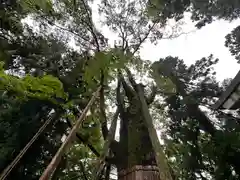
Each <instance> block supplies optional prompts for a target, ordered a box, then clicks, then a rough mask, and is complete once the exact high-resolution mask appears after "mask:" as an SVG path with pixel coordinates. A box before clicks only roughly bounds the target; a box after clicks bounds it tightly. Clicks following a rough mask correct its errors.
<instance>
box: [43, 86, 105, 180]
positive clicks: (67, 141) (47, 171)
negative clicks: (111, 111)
mask: <svg viewBox="0 0 240 180" xmlns="http://www.w3.org/2000/svg"><path fill="white" fill-rule="evenodd" d="M100 89H101V86H99V87H98V89H97V91H96V92H95V93H94V94H93V96H92V98H91V99H90V101H89V102H88V104H87V106H86V107H85V109H84V110H83V112H82V114H81V116H80V117H79V119H78V120H77V122H76V124H75V125H74V126H73V128H72V130H71V131H70V133H69V135H68V136H67V138H66V139H65V141H64V142H63V143H62V145H61V147H60V148H59V149H58V151H57V153H56V154H55V156H54V157H53V159H52V161H51V162H50V164H49V165H48V166H47V168H46V169H45V171H44V172H43V174H42V176H41V177H40V179H39V180H49V179H50V177H51V176H52V174H53V172H54V171H55V169H56V167H57V166H58V164H59V162H60V160H61V158H62V156H63V154H64V152H65V150H66V149H67V148H68V145H70V143H71V142H72V141H73V139H74V137H75V136H76V132H77V130H78V129H79V127H80V126H81V124H82V122H83V121H84V120H85V117H86V114H87V112H88V110H89V108H90V107H91V105H92V104H93V102H94V101H95V99H96V98H97V96H98V95H99V91H100Z"/></svg>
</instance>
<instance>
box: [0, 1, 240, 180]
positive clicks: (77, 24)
mask: <svg viewBox="0 0 240 180" xmlns="http://www.w3.org/2000/svg"><path fill="white" fill-rule="evenodd" d="M96 5H97V7H98V9H97V10H98V12H94V8H92V7H94V6H96ZM239 7H240V4H239V2H238V1H237V0H231V1H229V0H228V1H227V0H216V1H209V0H205V1H203V0H201V1H200V0H195V1H189V0H184V1H182V0H174V1H172V0H161V1H160V0H136V1H132V0H130V1H129V0H128V1H127V0H101V1H94V0H61V1H60V0H55V1H52V0H19V1H17V0H11V1H9V0H3V1H2V3H1V4H0V23H1V24H0V134H1V135H2V136H0V172H2V171H3V170H4V169H5V168H6V167H7V166H8V165H9V164H10V163H11V161H12V160H13V159H14V158H15V157H16V156H17V155H18V153H19V152H20V151H21V149H23V148H24V147H25V145H26V144H27V143H28V142H29V141H30V139H31V138H32V137H33V136H34V134H35V133H36V132H37V131H38V129H39V128H40V127H41V126H42V125H43V124H44V122H46V121H47V120H48V119H49V118H51V119H52V120H51V123H50V125H48V126H47V128H46V129H45V131H44V133H42V134H41V135H40V137H39V138H38V139H37V140H36V141H35V142H34V143H33V145H32V146H31V147H30V148H29V149H28V151H27V153H26V154H25V155H24V156H23V157H22V159H21V160H20V161H19V162H18V163H17V165H16V167H14V168H13V169H12V171H11V173H10V174H9V175H8V177H7V179H26V180H28V179H29V180H30V179H31V180H32V179H39V177H40V176H41V174H42V173H43V171H44V169H45V168H46V166H47V165H48V163H49V162H50V161H51V159H52V157H53V156H54V154H55V153H56V151H57V150H58V148H59V147H60V145H61V143H62V142H63V141H64V138H65V137H66V136H67V135H68V133H69V131H70V129H71V128H72V126H73V125H74V124H75V122H76V120H77V119H78V117H79V116H80V115H81V113H82V111H83V109H84V108H85V106H86V105H87V103H88V101H89V100H90V98H91V96H92V93H93V92H95V90H96V89H97V87H99V86H101V87H102V88H101V90H100V95H99V98H97V100H96V101H95V102H94V103H93V105H92V106H91V108H90V110H89V112H88V113H87V116H86V119H85V121H84V122H83V124H82V127H81V128H79V129H78V131H77V133H76V138H75V141H74V142H73V144H72V146H71V147H70V148H69V150H68V151H67V152H66V153H65V154H64V156H63V158H62V160H61V162H60V164H59V165H58V167H57V169H56V171H55V172H54V174H53V176H52V179H61V180H70V179H84V180H88V179H91V178H92V174H93V172H94V168H95V166H96V164H97V163H96V162H98V159H99V157H100V158H102V157H103V156H102V154H105V155H106V156H104V159H103V161H104V162H105V163H104V166H103V168H102V172H100V173H101V178H102V179H109V178H110V174H112V173H116V172H115V170H116V168H117V169H118V171H117V173H119V170H121V169H124V168H126V167H127V166H132V165H135V164H148V163H152V164H156V159H155V160H154V157H153V156H152V154H151V153H150V154H149V152H152V151H153V147H152V144H151V142H150V139H149V134H148V133H147V132H148V130H147V128H146V125H144V117H142V116H141V113H142V109H141V107H140V105H139V102H140V101H139V97H138V93H137V88H136V87H137V85H136V84H137V83H138V82H140V83H142V84H141V87H142V90H143V93H144V94H143V96H144V98H145V100H146V104H147V108H148V110H149V111H150V113H151V116H152V119H153V121H154V125H155V127H157V129H158V130H160V131H161V132H162V133H161V137H160V138H161V140H162V141H163V144H162V147H163V149H164V153H165V155H166V157H167V161H168V164H169V166H170V169H171V173H172V175H173V176H174V177H175V179H182V180H184V179H186V180H188V179H191V180H197V179H203V180H207V179H218V180H224V179H232V180H234V179H236V180H237V179H239V178H240V163H239V162H238V160H237V157H238V156H239V150H240V143H239V142H240V141H239V140H240V137H239V129H240V124H239V119H238V118H239V117H238V116H235V115H233V114H227V113H226V112H224V111H220V110H216V111H213V110H212V109H211V108H210V107H211V105H212V104H213V103H215V102H216V100H217V99H218V98H219V96H220V95H221V93H223V92H224V90H225V89H226V87H227V85H228V84H229V82H230V80H229V79H226V80H224V81H223V82H218V81H217V79H216V73H215V70H214V66H215V65H216V64H217V63H218V62H219V61H221V59H216V58H214V55H212V54H210V55H209V56H208V57H202V58H201V59H199V60H195V59H193V63H192V65H190V66H188V65H186V64H185V62H184V59H183V60H182V59H180V58H179V57H172V56H171V55H169V56H168V57H165V58H160V59H159V60H158V61H156V62H152V61H150V60H143V59H142V58H141V57H140V55H139V50H140V49H141V46H142V44H143V43H145V42H146V41H150V42H151V43H157V42H158V41H160V40H161V39H163V38H164V39H167V38H172V37H178V36H179V35H180V34H181V33H184V32H182V31H181V23H180V21H183V20H184V16H185V15H186V14H190V17H191V19H192V21H193V22H194V23H195V25H196V27H197V28H199V29H200V28H201V27H203V26H205V25H206V26H207V25H208V24H210V23H212V22H213V21H217V20H219V19H224V20H227V21H232V20H234V19H237V18H239V16H240V15H239V12H240V11H239ZM93 13H97V15H98V17H99V21H100V24H101V27H104V28H107V29H108V30H109V31H111V32H112V33H114V34H115V35H116V37H117V38H116V39H114V44H111V43H110V39H108V38H109V37H105V36H104V32H103V29H104V28H99V27H98V26H97V25H96V23H97V22H96V19H94V18H93ZM173 19H174V20H175V24H174V26H171V27H170V28H171V29H172V30H173V32H174V33H173V34H168V33H167V32H166V31H165V29H166V27H169V25H168V23H167V22H168V21H169V20H173ZM179 29H180V30H179ZM239 32H240V31H239V26H238V27H236V28H235V29H233V30H232V31H231V32H229V34H227V35H226V41H225V46H226V47H227V48H229V50H230V53H231V54H232V55H233V56H234V57H235V58H236V60H237V61H238V62H239V61H240V54H239V49H240V38H239V37H240V33H239ZM149 53H154V52H149ZM138 85H139V84H138ZM115 109H118V111H117V112H118V113H119V114H120V115H119V117H118V119H117V121H118V122H119V124H120V128H118V129H117V131H119V132H118V133H117V134H118V135H119V136H120V137H119V138H115V139H114V140H112V141H111V142H109V146H110V150H109V151H106V147H105V145H104V144H105V142H106V141H108V135H109V133H111V131H112V130H111V129H110V128H109V124H111V122H112V121H113V119H116V114H115ZM113 124H114V123H113ZM115 124H116V122H115ZM136 132H137V133H136ZM142 139H144V142H142V141H141V140H142ZM134 143H135V144H134ZM105 151H106V152H105ZM139 157H141V158H139ZM111 176H113V175H111Z"/></svg>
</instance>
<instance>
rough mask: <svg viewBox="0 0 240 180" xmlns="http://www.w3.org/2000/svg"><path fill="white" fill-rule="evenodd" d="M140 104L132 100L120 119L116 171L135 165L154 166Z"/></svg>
mask: <svg viewBox="0 0 240 180" xmlns="http://www.w3.org/2000/svg"><path fill="white" fill-rule="evenodd" d="M143 118H144V117H143V115H142V111H141V107H140V102H139V100H138V98H134V99H132V101H131V104H130V106H129V107H128V108H126V113H125V116H124V117H122V119H121V129H120V148H119V153H118V162H119V163H118V171H121V170H126V169H129V168H132V167H134V166H136V165H156V161H155V156H154V151H153V147H152V144H151V140H150V137H149V133H148V129H147V127H146V125H145V123H144V119H143Z"/></svg>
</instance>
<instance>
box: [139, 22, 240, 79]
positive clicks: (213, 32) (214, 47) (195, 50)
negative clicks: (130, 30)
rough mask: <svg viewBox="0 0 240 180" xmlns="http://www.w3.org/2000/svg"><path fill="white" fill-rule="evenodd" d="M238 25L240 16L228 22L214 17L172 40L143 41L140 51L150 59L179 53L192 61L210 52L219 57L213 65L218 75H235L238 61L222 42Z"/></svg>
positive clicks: (186, 59) (184, 58)
mask: <svg viewBox="0 0 240 180" xmlns="http://www.w3.org/2000/svg"><path fill="white" fill-rule="evenodd" d="M238 25H240V20H236V21H233V22H231V23H229V22H226V21H222V20H221V21H216V22H214V23H212V24H210V25H207V26H205V27H203V28H202V29H200V30H197V31H196V32H192V33H190V34H187V35H182V36H180V37H178V38H176V39H172V40H161V41H159V43H158V45H157V46H155V45H153V44H150V43H145V44H144V45H143V48H142V49H141V51H140V54H141V57H142V58H144V59H149V60H152V61H155V60H158V59H159V58H160V57H166V56H169V55H171V56H178V57H180V58H181V59H183V60H184V61H185V62H186V64H191V63H193V62H194V61H195V60H198V59H200V58H202V57H207V56H209V55H210V54H211V53H212V54H213V55H214V57H216V58H219V63H218V64H217V65H216V72H217V79H218V80H223V79H225V78H229V77H232V78H233V77H234V76H235V75H236V74H237V72H238V70H239V69H240V64H237V60H235V59H234V57H233V56H231V54H230V52H229V50H228V48H226V47H225V46H224V42H225V36H226V35H227V34H228V33H229V32H231V30H232V29H233V28H235V27H237V26H238Z"/></svg>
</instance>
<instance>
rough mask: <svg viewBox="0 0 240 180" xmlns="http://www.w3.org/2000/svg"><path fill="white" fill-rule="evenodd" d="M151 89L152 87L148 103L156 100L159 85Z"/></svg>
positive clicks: (147, 99)
mask: <svg viewBox="0 0 240 180" xmlns="http://www.w3.org/2000/svg"><path fill="white" fill-rule="evenodd" d="M151 89H152V92H151V94H150V95H149V97H147V98H146V101H147V104H148V105H149V104H151V103H152V102H153V101H154V99H155V96H156V94H157V86H154V85H153V86H152V88H151Z"/></svg>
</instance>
